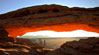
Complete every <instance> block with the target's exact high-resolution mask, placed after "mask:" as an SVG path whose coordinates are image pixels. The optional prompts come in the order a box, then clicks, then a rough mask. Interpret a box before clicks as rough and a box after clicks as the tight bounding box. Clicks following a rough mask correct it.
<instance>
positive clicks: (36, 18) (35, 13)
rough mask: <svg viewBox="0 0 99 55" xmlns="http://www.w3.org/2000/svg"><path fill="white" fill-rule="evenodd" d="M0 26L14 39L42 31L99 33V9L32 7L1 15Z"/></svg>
mask: <svg viewBox="0 0 99 55" xmlns="http://www.w3.org/2000/svg"><path fill="white" fill-rule="evenodd" d="M0 24H1V25H3V26H4V27H5V29H6V30H7V32H8V33H9V35H10V36H14V37H16V36H21V35H23V34H25V33H27V32H35V31H40V30H53V31H57V32H62V31H74V30H85V31H90V32H97V33H99V31H98V30H99V7H95V8H80V7H73V8H69V7H67V6H61V5H56V4H52V5H39V6H32V7H27V8H22V9H19V10H16V11H12V12H8V13H5V14H1V15H0ZM23 30H24V31H23Z"/></svg>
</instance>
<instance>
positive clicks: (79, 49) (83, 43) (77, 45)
mask: <svg viewBox="0 0 99 55" xmlns="http://www.w3.org/2000/svg"><path fill="white" fill-rule="evenodd" d="M47 55H99V38H88V39H80V40H79V41H71V42H67V43H64V44H63V45H62V46H61V47H60V48H59V49H56V50H55V51H53V52H50V53H48V54H47Z"/></svg>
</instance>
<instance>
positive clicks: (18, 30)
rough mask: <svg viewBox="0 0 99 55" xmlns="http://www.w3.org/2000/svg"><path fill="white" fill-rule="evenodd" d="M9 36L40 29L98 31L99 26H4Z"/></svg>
mask: <svg viewBox="0 0 99 55" xmlns="http://www.w3.org/2000/svg"><path fill="white" fill-rule="evenodd" d="M5 29H6V30H7V31H8V33H9V35H10V36H11V37H14V38H16V37H17V36H22V35H24V34H25V33H27V32H35V31H40V30H51V31H56V32H63V31H74V30H85V31H90V32H97V33H99V28H94V27H91V26H88V25H87V24H60V25H49V26H45V25H32V26H31V27H23V26H11V27H5Z"/></svg>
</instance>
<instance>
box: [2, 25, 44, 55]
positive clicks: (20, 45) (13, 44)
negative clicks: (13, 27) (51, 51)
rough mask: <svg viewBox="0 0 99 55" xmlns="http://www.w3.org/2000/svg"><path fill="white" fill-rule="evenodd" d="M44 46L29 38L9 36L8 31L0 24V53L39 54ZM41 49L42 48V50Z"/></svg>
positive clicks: (14, 54)
mask: <svg viewBox="0 0 99 55" xmlns="http://www.w3.org/2000/svg"><path fill="white" fill-rule="evenodd" d="M43 48H44V47H43V46H42V45H40V44H37V43H33V42H32V41H31V40H29V39H21V38H20V39H16V41H15V40H14V38H12V37H9V36H8V32H7V31H6V30H5V29H4V27H3V26H0V55H41V54H42V53H41V52H40V50H42V49H43ZM38 50H39V51H38ZM42 51H43V50H42Z"/></svg>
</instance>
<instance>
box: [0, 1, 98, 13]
mask: <svg viewBox="0 0 99 55" xmlns="http://www.w3.org/2000/svg"><path fill="white" fill-rule="evenodd" d="M43 4H58V5H63V6H68V7H85V8H92V7H99V0H0V14H4V13H7V12H10V11H14V10H17V9H20V8H24V7H29V6H35V5H43Z"/></svg>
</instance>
